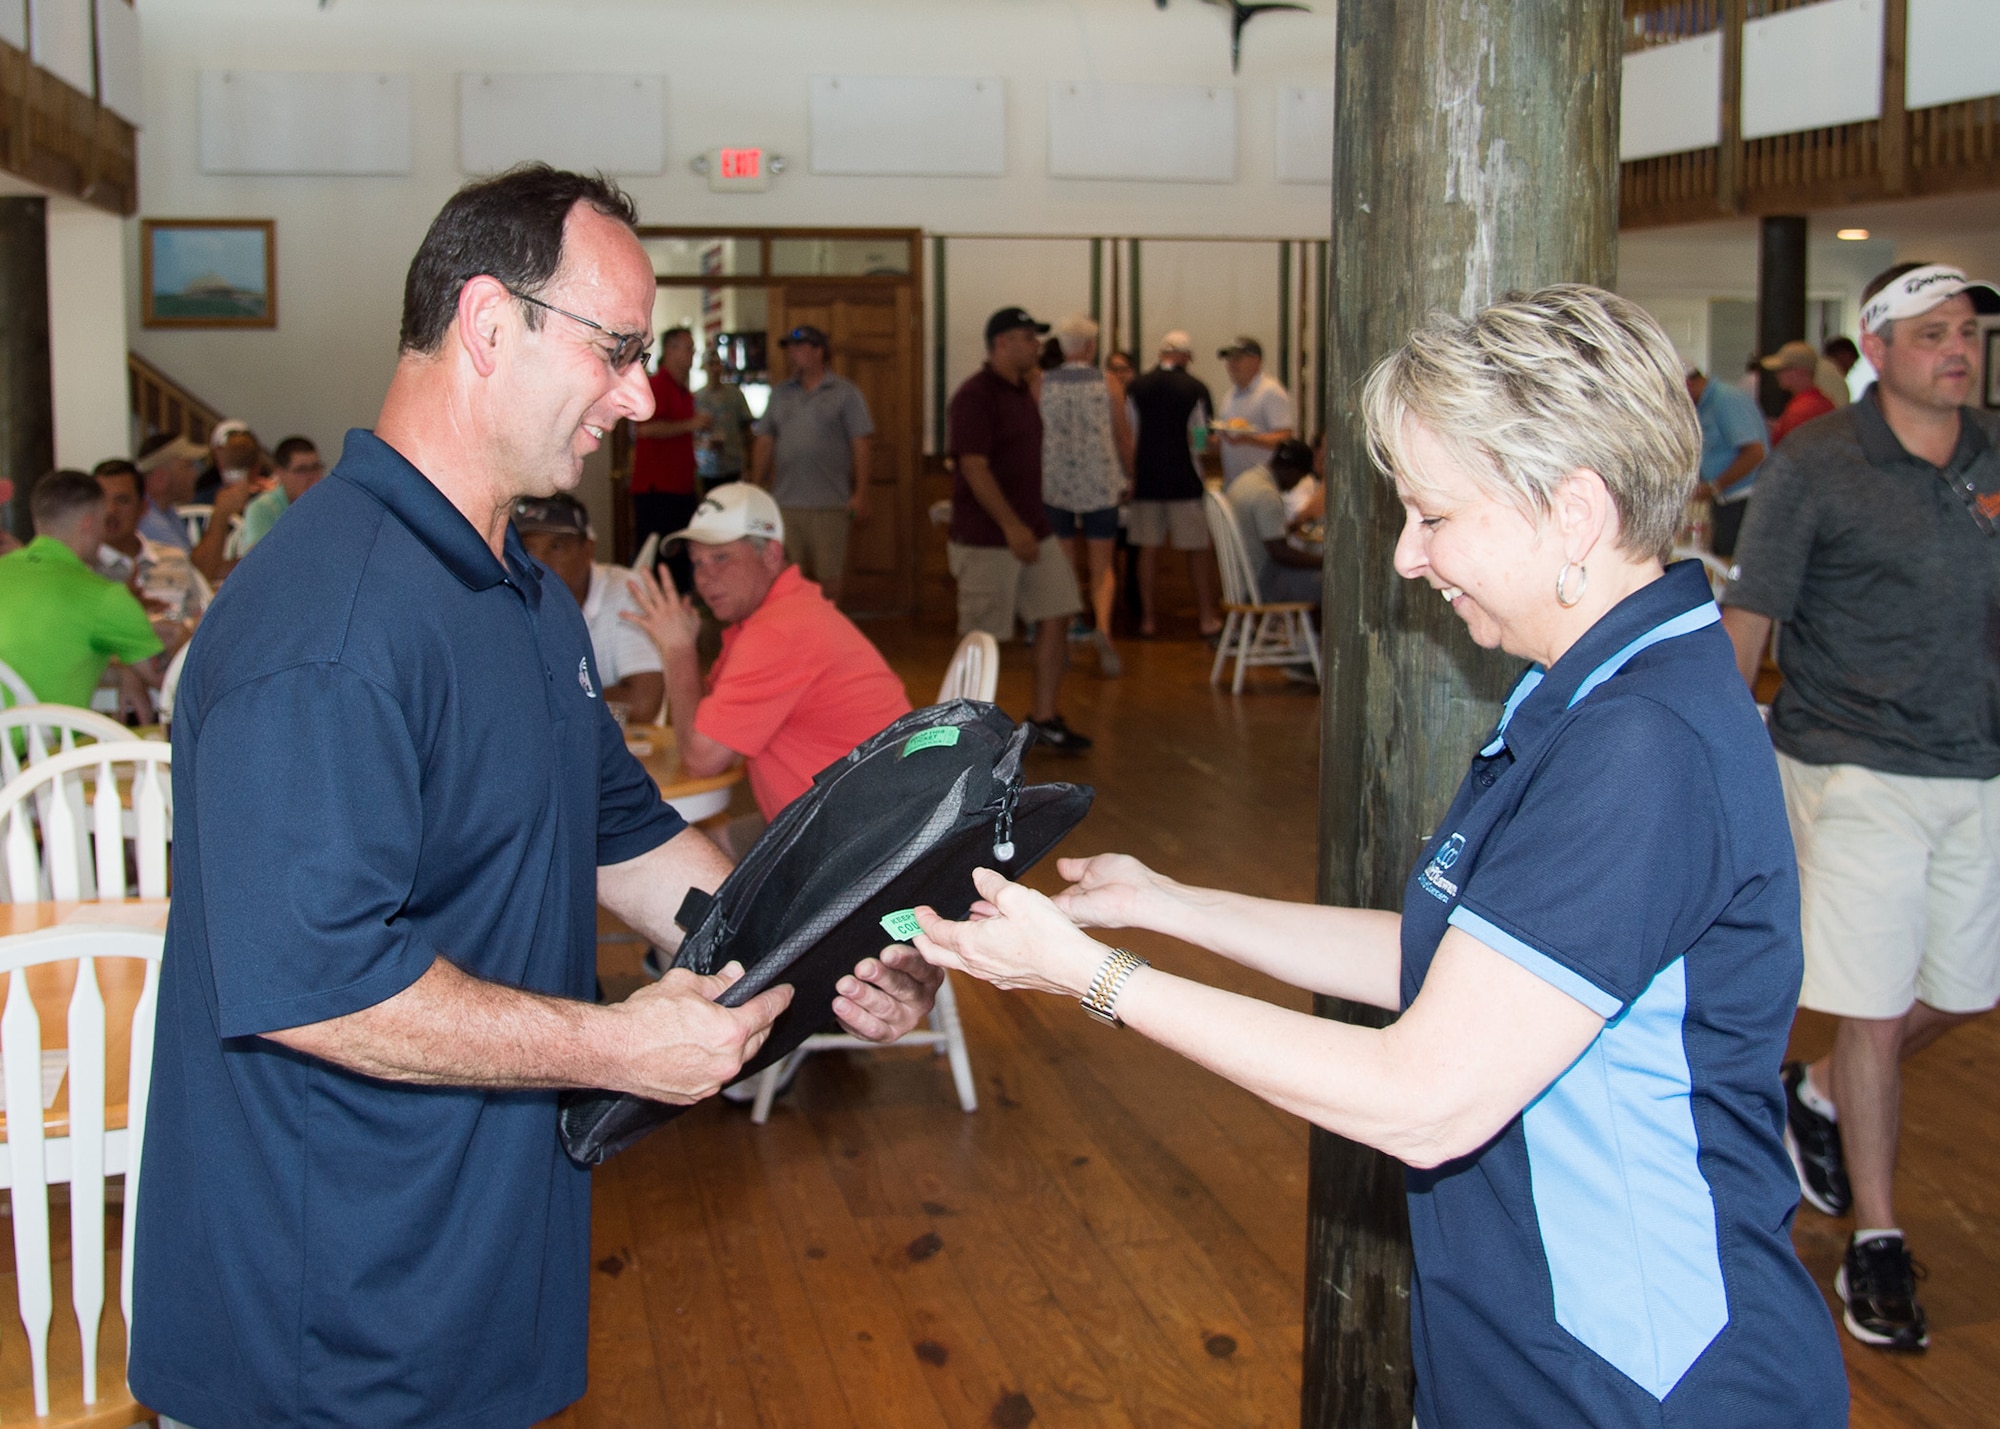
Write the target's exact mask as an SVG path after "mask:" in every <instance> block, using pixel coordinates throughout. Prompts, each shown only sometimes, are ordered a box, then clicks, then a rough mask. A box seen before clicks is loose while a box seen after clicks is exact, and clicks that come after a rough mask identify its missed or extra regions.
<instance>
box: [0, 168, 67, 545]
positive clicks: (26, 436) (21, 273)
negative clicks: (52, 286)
mask: <svg viewBox="0 0 2000 1429" xmlns="http://www.w3.org/2000/svg"><path fill="white" fill-rule="evenodd" d="M0 312H4V313H6V314H7V315H8V316H7V321H5V322H4V323H0V475H5V476H10V477H12V478H13V479H14V499H13V500H12V501H11V502H9V503H8V504H7V505H6V506H5V507H3V508H0V522H4V524H5V525H6V526H7V528H8V529H9V530H11V531H12V532H13V533H14V534H15V535H16V536H19V537H20V538H21V539H22V540H24V541H25V540H27V539H28V532H29V523H28V492H29V490H30V489H31V488H32V487H33V486H34V484H35V482H36V481H37V480H38V479H39V478H40V477H41V475H42V474H43V473H44V472H46V471H48V470H49V468H51V467H52V466H54V465H55V462H56V421H55V398H54V395H53V393H52V392H51V390H50V386H49V229H48V200H47V199H42V198H0Z"/></svg>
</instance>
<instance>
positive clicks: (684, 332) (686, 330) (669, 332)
mask: <svg viewBox="0 0 2000 1429" xmlns="http://www.w3.org/2000/svg"><path fill="white" fill-rule="evenodd" d="M677 337H684V338H686V339H687V340H688V341H689V342H693V341H694V329H693V328H691V327H689V326H688V325H687V324H686V323H682V324H681V325H680V326H679V327H670V328H665V329H663V330H662V331H661V333H660V346H661V347H665V346H666V345H667V344H668V343H670V342H672V341H673V340H674V339H675V338H677Z"/></svg>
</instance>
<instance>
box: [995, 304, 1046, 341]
mask: <svg viewBox="0 0 2000 1429" xmlns="http://www.w3.org/2000/svg"><path fill="white" fill-rule="evenodd" d="M1017 328H1026V329H1027V330H1028V331H1029V332H1031V333H1034V334H1035V335H1036V336H1037V337H1040V336H1041V335H1042V334H1043V333H1045V332H1047V331H1048V330H1049V325H1048V324H1047V323H1038V322H1036V321H1035V320H1034V319H1033V318H1031V317H1029V316H1028V310H1027V309H1026V308H1002V309H1000V311H999V312H997V313H995V314H994V315H993V316H992V317H990V318H988V319H987V320H986V340H987V341H988V342H992V341H993V339H994V338H996V337H998V336H1000V334H1001V333H1003V332H1013V331H1014V330H1015V329H1017Z"/></svg>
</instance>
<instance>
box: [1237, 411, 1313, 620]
mask: <svg viewBox="0 0 2000 1429" xmlns="http://www.w3.org/2000/svg"><path fill="white" fill-rule="evenodd" d="M1312 469H1313V451H1312V448H1311V447H1309V446H1307V445H1306V444H1305V443H1304V442H1302V441H1300V440H1299V439H1298V438H1296V437H1287V438H1286V439H1285V440H1284V441H1282V442H1280V443H1278V445H1277V447H1276V448H1274V449H1273V450H1272V452H1271V457H1270V460H1269V461H1265V462H1260V463H1259V464H1258V465H1256V466H1253V467H1247V468H1245V469H1244V470H1243V471H1240V472H1238V473H1237V474H1236V479H1235V480H1234V481H1232V482H1230V483H1229V489H1228V490H1227V491H1226V492H1225V493H1224V494H1225V495H1227V496H1228V498H1229V509H1230V510H1231V511H1232V512H1233V513H1235V516H1236V528H1237V529H1238V530H1239V531H1241V532H1242V533H1243V546H1244V549H1245V550H1247V551H1248V552H1249V553H1250V567H1251V570H1252V572H1253V573H1254V574H1255V576H1256V580H1257V598H1258V599H1259V600H1264V601H1272V602H1276V601H1287V600H1306V601H1311V602H1313V603H1314V604H1318V603H1319V600H1320V555H1319V552H1317V551H1310V552H1309V551H1307V550H1305V549H1303V548H1302V547H1300V546H1295V545H1293V544H1292V542H1291V539H1290V538H1291V527H1292V522H1291V520H1290V518H1289V517H1288V516H1287V514H1286V510H1285V496H1286V494H1287V493H1288V492H1290V491H1292V490H1293V489H1294V488H1295V487H1297V486H1298V484H1299V483H1300V482H1301V481H1304V480H1307V479H1309V478H1310V477H1311V476H1312Z"/></svg>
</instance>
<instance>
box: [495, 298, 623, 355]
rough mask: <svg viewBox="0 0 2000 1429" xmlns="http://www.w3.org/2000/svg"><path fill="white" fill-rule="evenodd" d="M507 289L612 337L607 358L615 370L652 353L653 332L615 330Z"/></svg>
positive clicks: (540, 306)
mask: <svg viewBox="0 0 2000 1429" xmlns="http://www.w3.org/2000/svg"><path fill="white" fill-rule="evenodd" d="M507 291H508V292H509V293H512V294H513V295H514V296H515V297H517V298H519V299H520V300H521V301H522V302H524V303H533V304H534V305H535V306H536V307H538V308H546V309H547V310H548V311H550V312H552V313H554V314H556V315H557V316H558V317H565V318H568V319H569V320H570V321H571V322H573V323H582V324H583V325H584V326H585V327H587V328H589V329H590V330H591V331H593V332H601V333H603V334H604V335H605V336H606V337H608V338H610V339H611V341H612V342H613V343H615V344H616V346H614V347H613V348H612V349H611V351H610V353H609V354H608V355H607V359H606V360H607V361H609V362H610V364H611V370H612V371H613V372H623V371H624V370H625V369H626V368H628V367H630V366H631V365H632V364H633V363H635V362H644V361H645V360H646V358H647V357H648V355H650V353H651V350H652V346H653V338H652V334H651V333H643V332H613V331H612V330H611V329H610V328H608V327H606V326H605V325H604V324H603V323H595V322H592V321H591V320H590V319H589V318H587V317H584V316H583V315H582V314H581V313H573V312H571V311H569V309H567V308H559V307H557V306H556V305H555V304H554V303H545V302H543V301H542V300H541V299H540V298H531V297H529V296H528V295H527V294H526V293H519V292H515V291H514V289H512V288H509V289H508V290H507Z"/></svg>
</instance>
